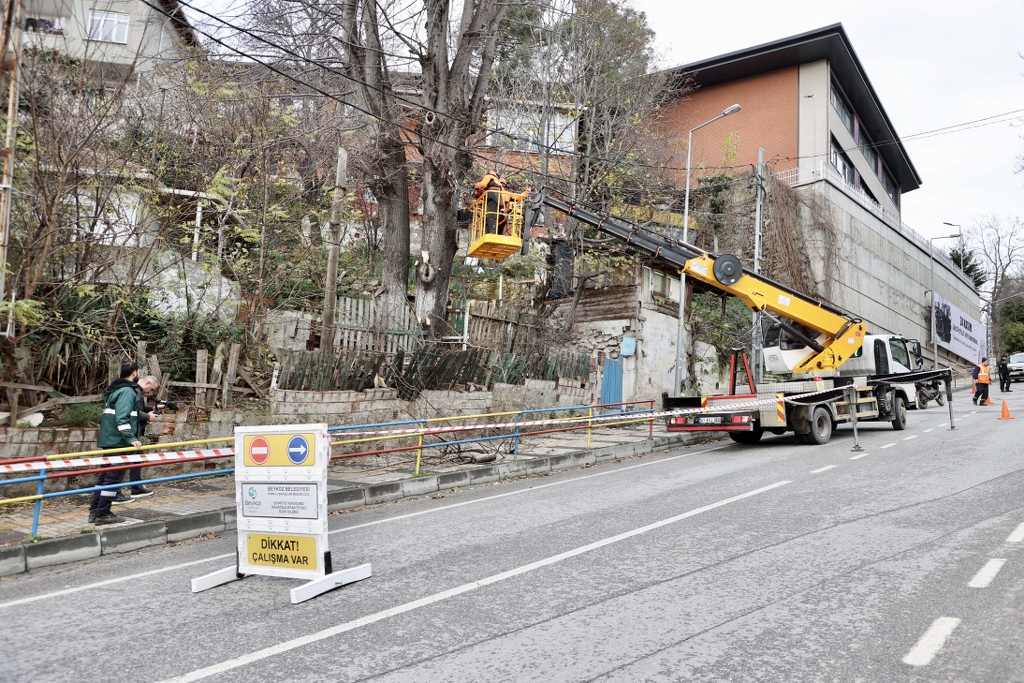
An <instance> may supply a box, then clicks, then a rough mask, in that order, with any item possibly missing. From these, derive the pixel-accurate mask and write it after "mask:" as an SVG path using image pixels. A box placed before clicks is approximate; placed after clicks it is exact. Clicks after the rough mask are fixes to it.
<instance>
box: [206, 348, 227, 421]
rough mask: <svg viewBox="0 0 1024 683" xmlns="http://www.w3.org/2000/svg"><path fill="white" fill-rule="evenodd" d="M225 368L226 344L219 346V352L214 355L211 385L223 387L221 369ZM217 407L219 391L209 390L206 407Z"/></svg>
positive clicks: (207, 391)
mask: <svg viewBox="0 0 1024 683" xmlns="http://www.w3.org/2000/svg"><path fill="white" fill-rule="evenodd" d="M223 366H224V344H223V343H221V344H217V350H216V351H215V352H214V354H213V369H212V370H210V384H213V385H215V386H217V387H220V385H221V379H222V378H223V376H224V372H223V370H222V369H221V368H222V367H223ZM216 405H217V390H216V389H207V390H206V406H207V407H208V408H214V407H216Z"/></svg>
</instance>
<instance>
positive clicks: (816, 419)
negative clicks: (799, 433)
mask: <svg viewBox="0 0 1024 683" xmlns="http://www.w3.org/2000/svg"><path fill="white" fill-rule="evenodd" d="M831 438H832V413H830V412H829V410H828V408H826V407H825V406H817V407H816V408H815V409H814V412H813V413H811V431H810V432H809V433H808V434H805V435H804V441H806V442H807V443H809V444H811V445H812V446H813V445H818V446H820V445H822V444H826V443H828V440H829V439H831Z"/></svg>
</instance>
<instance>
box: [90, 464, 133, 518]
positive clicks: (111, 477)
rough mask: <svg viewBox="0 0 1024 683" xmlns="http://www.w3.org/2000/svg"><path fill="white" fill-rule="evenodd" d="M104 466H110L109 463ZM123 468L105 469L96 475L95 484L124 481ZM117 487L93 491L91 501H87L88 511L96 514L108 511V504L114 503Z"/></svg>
mask: <svg viewBox="0 0 1024 683" xmlns="http://www.w3.org/2000/svg"><path fill="white" fill-rule="evenodd" d="M105 467H111V465H105ZM124 472H125V471H124V470H108V469H105V470H104V471H103V472H100V473H99V474H97V475H96V486H113V485H114V484H120V483H121V482H122V481H124ZM117 492H118V489H104V490H102V491H93V493H92V502H91V503H89V512H90V513H92V512H95V513H96V515H97V516H99V515H105V514H107V513H108V512H110V506H111V505H113V503H114V498H116V497H117Z"/></svg>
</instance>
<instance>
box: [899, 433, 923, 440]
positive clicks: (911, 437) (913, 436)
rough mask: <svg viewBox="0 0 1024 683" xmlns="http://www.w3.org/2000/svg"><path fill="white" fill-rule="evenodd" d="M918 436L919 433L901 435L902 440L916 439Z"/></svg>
mask: <svg viewBox="0 0 1024 683" xmlns="http://www.w3.org/2000/svg"><path fill="white" fill-rule="evenodd" d="M918 436H920V434H911V435H910V436H905V437H903V440H904V441H910V440H911V439H916V438H917V437H918Z"/></svg>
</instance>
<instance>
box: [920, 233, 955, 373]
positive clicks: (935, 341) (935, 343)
mask: <svg viewBox="0 0 1024 683" xmlns="http://www.w3.org/2000/svg"><path fill="white" fill-rule="evenodd" d="M943 225H953V224H952V223H943ZM955 227H957V228H959V227H960V226H959V225H957V226H955ZM960 237H963V235H962V234H961V233H957V234H955V235H940V236H939V237H932V238H931V239H930V240H929V241H928V246H929V249H928V255H929V256H930V257H931V259H932V370H938V369H939V338H938V336H937V335H936V334H935V240H949V239H958V238H960Z"/></svg>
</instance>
